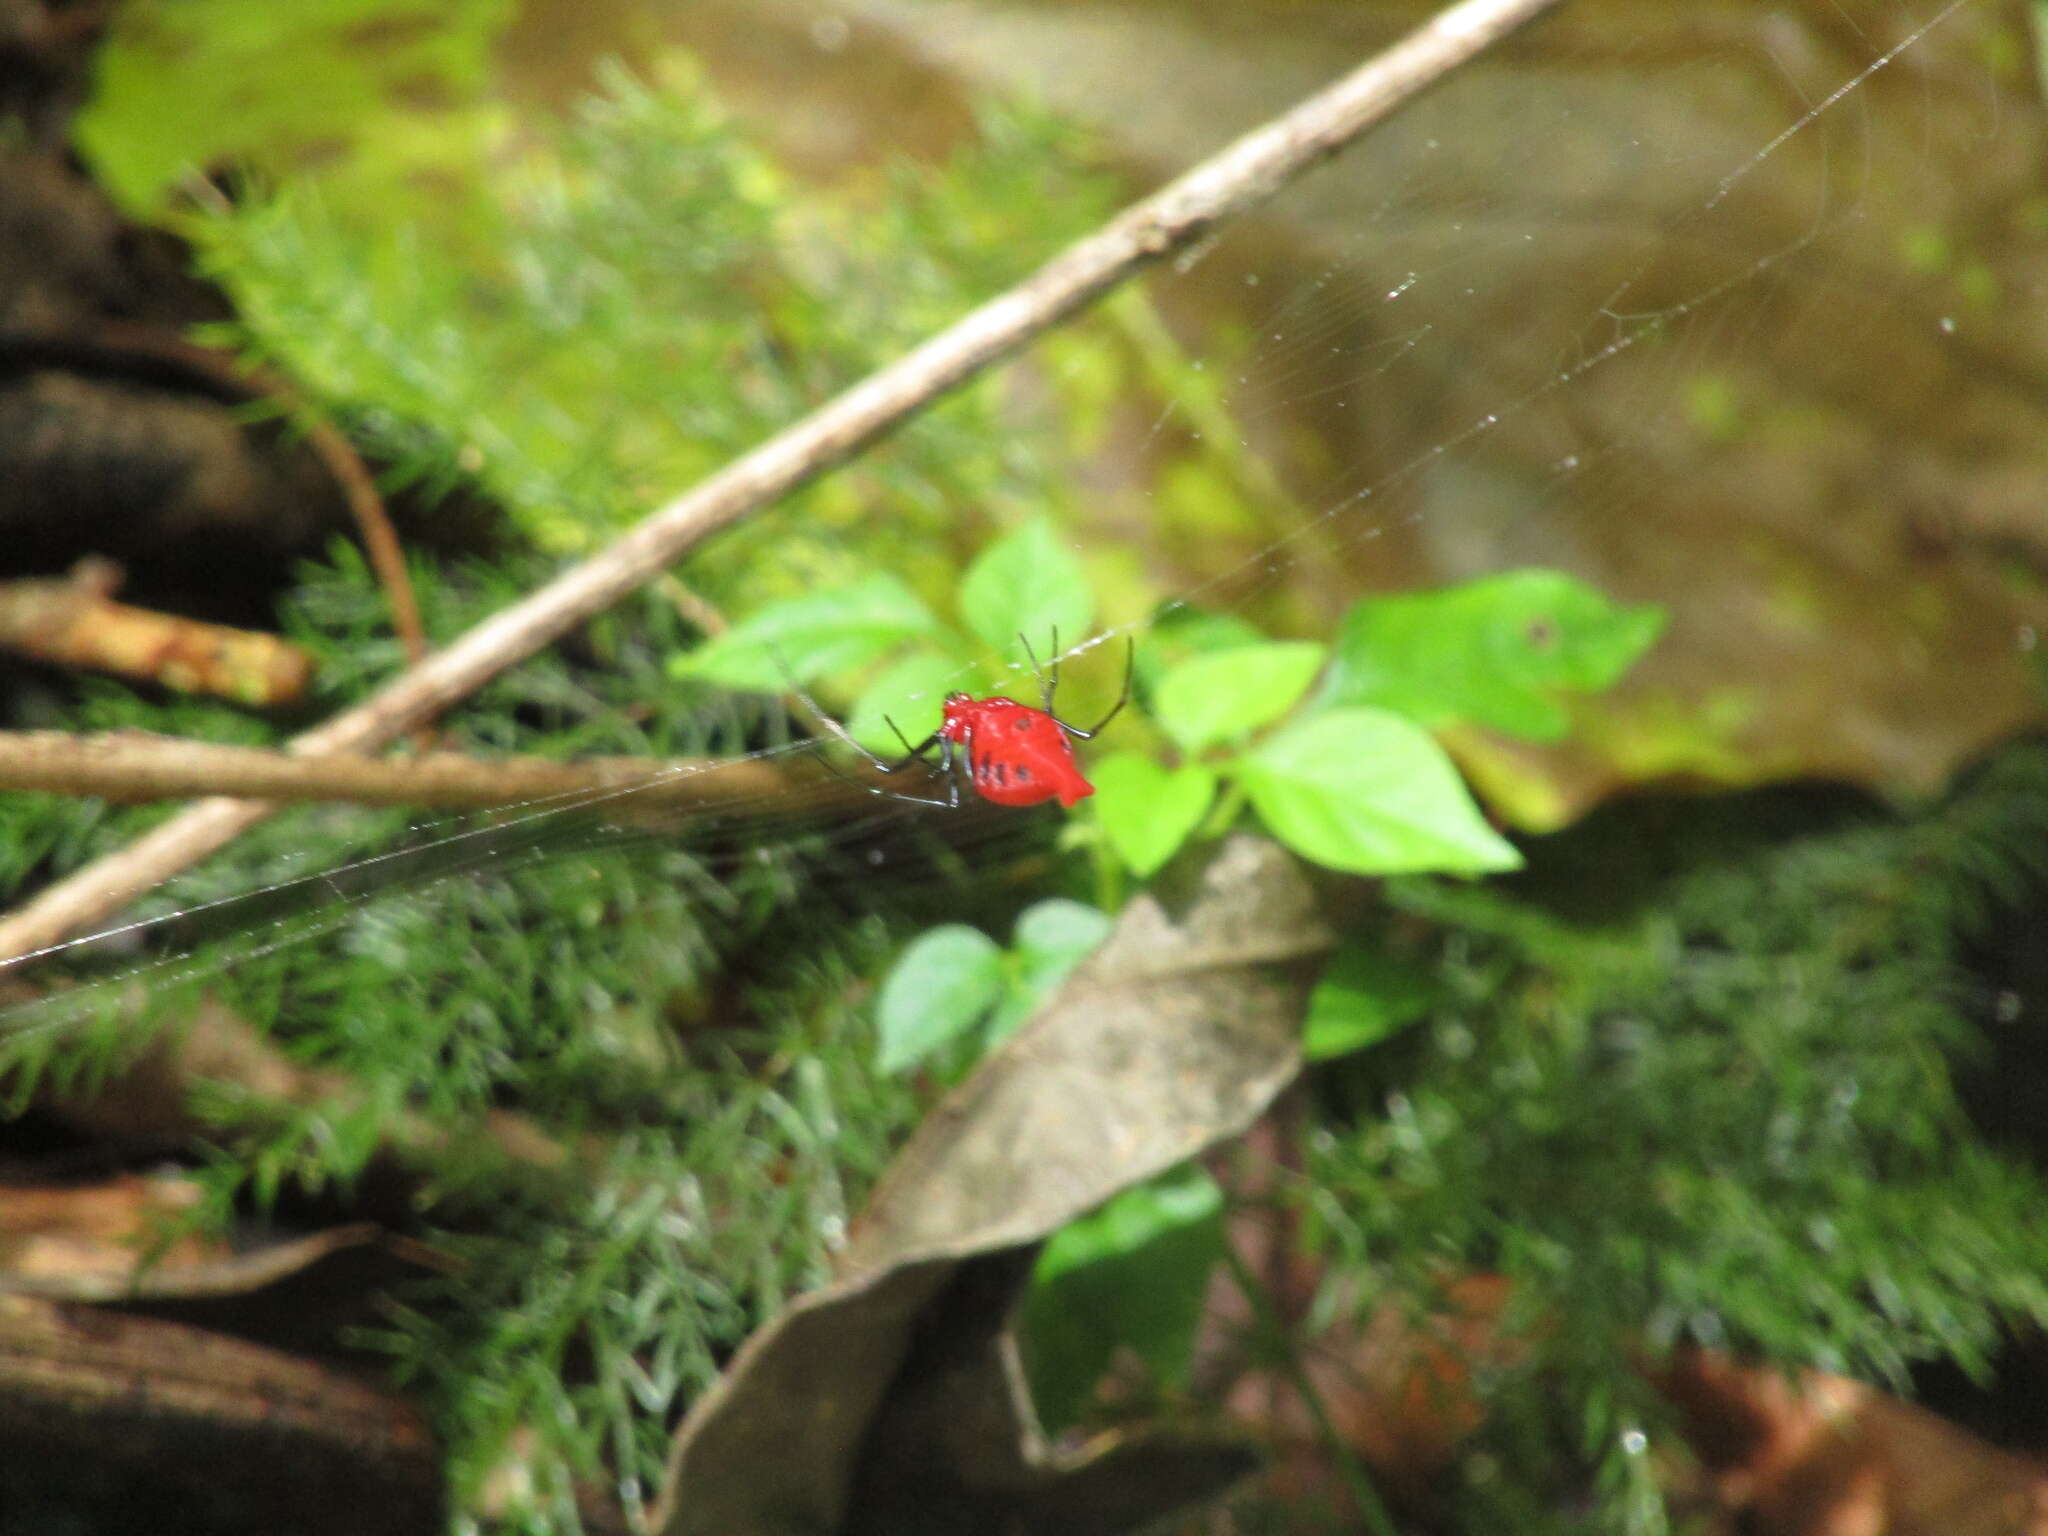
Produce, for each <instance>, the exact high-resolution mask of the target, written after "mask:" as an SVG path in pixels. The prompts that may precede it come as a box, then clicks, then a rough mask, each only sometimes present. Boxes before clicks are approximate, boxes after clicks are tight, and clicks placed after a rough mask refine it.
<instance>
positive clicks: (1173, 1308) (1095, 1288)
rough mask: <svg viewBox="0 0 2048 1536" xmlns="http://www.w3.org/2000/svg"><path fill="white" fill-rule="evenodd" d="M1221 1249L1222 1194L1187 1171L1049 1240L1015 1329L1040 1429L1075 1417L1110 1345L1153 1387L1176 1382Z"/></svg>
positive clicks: (1130, 1193) (1128, 1193) (1126, 1195)
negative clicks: (1141, 1366) (1130, 1357)
mask: <svg viewBox="0 0 2048 1536" xmlns="http://www.w3.org/2000/svg"><path fill="white" fill-rule="evenodd" d="M1223 1243H1224V1232H1223V1191H1222V1190H1220V1189H1219V1188H1217V1186H1216V1182H1215V1180H1213V1179H1211V1178H1210V1177H1209V1175H1208V1174H1206V1173H1204V1172H1203V1171H1202V1170H1201V1169H1200V1168H1196V1167H1187V1168H1182V1169H1180V1170H1178V1171H1177V1172H1174V1173H1169V1174H1166V1175H1163V1176H1162V1177H1160V1178H1157V1179H1154V1180H1152V1181H1151V1182H1149V1183H1146V1184H1141V1185H1139V1186H1137V1187H1136V1188H1133V1189H1127V1190H1125V1191H1124V1192H1123V1193H1122V1194H1120V1195H1118V1196H1117V1197H1116V1198H1115V1199H1113V1200H1111V1201H1110V1202H1109V1203H1108V1204H1106V1205H1104V1206H1102V1207H1101V1208H1100V1209H1098V1210H1096V1211H1094V1212H1092V1213H1091V1214H1089V1215H1087V1216H1083V1217H1082V1218H1080V1220H1078V1221H1075V1222H1073V1223H1071V1224H1069V1225H1068V1226H1066V1227H1063V1228H1062V1229H1061V1230H1060V1231H1058V1232H1056V1233H1054V1234H1053V1237H1052V1239H1051V1241H1050V1242H1048V1243H1047V1244H1046V1245H1045V1250H1044V1251H1043V1252H1042V1253H1041V1254H1039V1256H1038V1267H1037V1269H1036V1270H1035V1271H1034V1273H1033V1275H1032V1283H1031V1290H1030V1291H1029V1293H1028V1294H1027V1295H1026V1297H1025V1301H1024V1324H1023V1329H1022V1335H1023V1344H1024V1359H1025V1367H1026V1370H1027V1371H1028V1372H1029V1374H1030V1377H1031V1386H1032V1398H1033V1401H1034V1402H1035V1404H1036V1405H1037V1407H1038V1410H1039V1412H1040V1414H1041V1415H1042V1416H1043V1417H1044V1419H1045V1421H1046V1423H1047V1424H1048V1425H1049V1426H1053V1427H1058V1426H1063V1425H1066V1424H1069V1423H1072V1422H1073V1421H1074V1419H1075V1418H1077V1417H1078V1416H1079V1414H1080V1412H1081V1410H1082V1409H1083V1407H1085V1406H1086V1404H1087V1401H1088V1395H1089V1393H1090V1392H1091V1391H1092V1390H1093V1389H1094V1386H1095V1384H1096V1382H1097V1381H1099V1380H1100V1379H1101V1377H1102V1373H1103V1371H1104V1369H1105V1368H1106V1367H1107V1366H1108V1365H1109V1362H1110V1358H1111V1356H1112V1354H1113V1353H1114V1352H1115V1351H1116V1349H1117V1348H1118V1346H1119V1345H1122V1346H1126V1347H1128V1348H1130V1349H1132V1350H1134V1351H1135V1352H1136V1353H1137V1354H1138V1356H1139V1357H1140V1358H1141V1359H1143V1360H1144V1361H1145V1363H1146V1364H1147V1365H1149V1366H1150V1367H1151V1368H1152V1371H1153V1373H1154V1374H1155V1375H1156V1376H1157V1377H1158V1378H1159V1380H1160V1381H1162V1382H1164V1383H1166V1384H1169V1385H1175V1384H1178V1383H1180V1382H1181V1381H1183V1380H1184V1379H1185V1377H1186V1375H1187V1368H1188V1362H1189V1359H1190V1358H1191V1356H1192V1354H1193V1350H1194V1338H1195V1328H1196V1325H1197V1324H1198V1323H1199V1322H1200V1320H1201V1316H1202V1302H1203V1297H1204V1295H1205V1293H1206V1291H1207V1289H1208V1282H1209V1272H1210V1270H1211V1269H1212V1268H1213V1267H1214V1265H1215V1263H1216V1261H1217V1260H1218V1259H1220V1258H1221V1257H1222V1256H1223Z"/></svg>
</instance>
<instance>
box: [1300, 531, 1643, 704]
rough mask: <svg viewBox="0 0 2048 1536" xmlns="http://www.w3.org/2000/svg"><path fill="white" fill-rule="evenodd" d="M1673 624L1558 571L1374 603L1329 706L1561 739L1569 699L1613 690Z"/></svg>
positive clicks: (1353, 631) (1329, 694) (1347, 637)
mask: <svg viewBox="0 0 2048 1536" xmlns="http://www.w3.org/2000/svg"><path fill="white" fill-rule="evenodd" d="M1664 620H1665V614H1664V611H1663V610H1662V609H1661V608H1657V607H1654V606H1650V605H1640V606H1637V605H1630V604H1625V603H1615V602H1611V601H1610V600H1609V599H1608V598H1607V597H1605V596H1604V595H1603V594H1601V593H1600V592H1597V591H1595V590H1594V589H1593V588H1592V587H1589V586H1587V585H1586V584H1585V583H1584V582H1581V581H1578V580H1575V579H1574V578H1572V577H1570V576H1566V575H1564V574H1562V573H1561V572H1558V571H1544V570H1525V571H1509V572H1507V573H1506V574H1504V575H1500V576H1489V577H1485V578H1483V579H1482V580H1479V581H1473V582H1467V583H1466V584H1465V585H1463V586H1459V587H1450V588H1447V589H1445V590H1443V591H1440V592H1421V593H1410V594H1404V595H1402V596H1398V597H1373V598H1367V599H1365V600H1364V601H1363V602H1361V603H1358V604H1357V605H1355V606H1354V607H1353V608H1352V610H1351V611H1350V613H1348V614H1347V615H1345V618H1344V623H1343V625H1342V626H1341V627H1340V628H1339V630H1338V632H1337V642H1336V655H1335V658H1334V662H1333V664H1332V666H1331V668H1330V682H1329V686H1328V688H1327V689H1326V690H1325V692H1324V694H1323V698H1322V702H1323V703H1325V704H1328V705H1332V706H1338V705H1347V704H1370V705H1374V706H1376V707H1378V708H1382V709H1391V710H1394V711H1396V712H1397V713H1400V714H1404V715H1406V716H1408V717H1409V718H1410V719H1412V720H1417V721H1420V722H1421V723H1423V724H1425V725H1440V724H1444V723H1446V722H1449V721H1462V722H1465V723H1468V724H1472V725H1483V726H1490V727H1492V728H1493V729H1495V730H1499V731H1505V732H1507V733H1508V734H1510V735H1513V736H1522V737H1526V738H1529V739H1531V740H1537V741H1554V740H1556V739H1557V738H1558V737H1560V736H1562V735H1563V734H1564V733H1565V730H1566V728H1567V726H1568V724H1569V720H1568V717H1567V716H1566V714H1565V711H1564V708H1563V706H1562V705H1561V704H1560V703H1559V702H1558V699H1557V695H1558V694H1560V693H1566V692H1581V693H1584V692H1594V691H1597V690H1599V689H1602V688H1606V687H1609V686H1611V685H1612V684H1613V683H1614V682H1616V681H1617V680H1618V679H1619V678H1620V677H1621V675H1622V674H1623V673H1624V672H1626V671H1627V670H1628V669H1629V667H1630V666H1631V665H1632V664H1633V663H1634V662H1635V660H1636V658H1638V657H1639V656H1641V655H1642V653H1643V652H1644V651H1645V650H1647V649H1648V648H1649V646H1650V645H1651V643H1652V642H1653V641H1655V640H1656V638H1657V636H1658V635H1659V634H1660V633H1661V632H1662V631H1663V628H1664Z"/></svg>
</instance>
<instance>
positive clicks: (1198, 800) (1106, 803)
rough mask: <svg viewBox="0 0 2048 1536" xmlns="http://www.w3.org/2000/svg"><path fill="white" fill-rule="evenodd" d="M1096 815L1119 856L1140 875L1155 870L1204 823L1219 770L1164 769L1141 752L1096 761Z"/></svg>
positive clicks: (1197, 767) (1194, 766) (1193, 765)
mask: <svg viewBox="0 0 2048 1536" xmlns="http://www.w3.org/2000/svg"><path fill="white" fill-rule="evenodd" d="M1090 777H1091V778H1092V779H1093V781H1094V784H1095V799H1094V805H1095V816H1096V819H1097V820H1098V821H1099V822H1100V823H1101V824H1102V831H1103V835H1104V836H1106V837H1107V838H1108V839H1109V846H1110V847H1111V848H1113V849H1115V850H1116V856H1117V857H1118V858H1120V859H1122V860H1123V861H1124V863H1125V864H1127V865H1129V866H1130V868H1131V871H1132V872H1133V873H1134V874H1136V875H1139V876H1140V877H1143V876H1146V875H1151V874H1154V873H1156V872H1157V871H1158V870H1159V869H1160V868H1161V867H1162V866H1164V865H1165V863H1166V861H1167V860H1168V859H1170V858H1172V857H1173V855H1174V853H1175V852H1176V851H1177V850H1178V849H1179V848H1180V845H1181V844H1182V843H1184V842H1186V841H1187V840H1188V835H1189V834H1190V833H1192V832H1193V831H1194V830H1195V828H1196V827H1198V826H1200V825H1201V822H1202V817H1203V816H1204V815H1205V814H1206V813H1207V812H1208V809H1209V806H1210V804H1211V803H1212V802H1213V801H1214V800H1215V798H1216V774H1215V772H1214V771H1213V770H1212V769H1209V768H1205V767H1203V766H1202V765H1201V764H1200V763H1189V764H1187V765H1186V766H1184V767H1181V768H1175V769H1171V770H1169V769H1166V768H1162V767H1161V766H1160V765H1159V764H1158V763H1155V762H1154V761H1153V760H1152V759H1151V758H1149V757H1146V756H1144V755H1143V754H1142V753H1138V752H1118V753H1115V754H1114V755H1112V756H1110V757H1107V758H1104V759H1103V760H1102V761H1101V762H1099V763H1097V764H1095V766H1094V768H1093V770H1092V771H1091V774H1090Z"/></svg>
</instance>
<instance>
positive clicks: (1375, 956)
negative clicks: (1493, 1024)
mask: <svg viewBox="0 0 2048 1536" xmlns="http://www.w3.org/2000/svg"><path fill="white" fill-rule="evenodd" d="M1436 996H1437V989H1436V980H1435V978H1434V977H1433V976H1432V975H1431V974H1430V973H1429V972H1428V971H1426V970H1424V969H1423V968H1422V967H1421V966H1418V965H1412V964H1410V963H1409V962H1407V961H1405V960H1399V959H1396V958H1395V957H1394V956H1392V955H1390V954H1388V953H1387V952H1386V951H1385V950H1383V949H1379V948H1376V947H1373V946H1369V945H1364V944H1347V945H1345V946H1344V947H1343V948H1342V949H1340V950H1338V951H1337V953H1336V954H1335V955H1333V956H1331V957H1330V963H1329V964H1328V965H1327V966H1326V967H1324V969H1323V976H1322V979H1321V980H1320V981H1318V982H1317V983H1316V986H1315V990H1314V991H1313V992H1311V993H1309V997H1308V1023H1307V1024H1306V1025H1305V1026H1304V1028H1303V1029H1302V1036H1301V1052H1302V1055H1303V1056H1304V1057H1306V1058H1307V1059H1308V1060H1310V1061H1328V1060H1330V1059H1331V1058H1332V1057H1335V1056H1347V1055H1349V1054H1350V1053H1351V1052H1353V1051H1358V1050H1363V1049H1364V1048H1365V1047H1366V1046H1368V1045H1376V1044H1378V1043H1379V1042H1380V1041H1382V1040H1384V1039H1386V1038H1387V1036H1389V1035H1391V1034H1394V1033H1396V1032H1397V1031H1399V1030H1401V1029H1404V1028H1406V1027H1407V1026H1408V1025H1410V1024H1413V1023H1414V1022H1415V1021H1416V1020H1417V1019H1419V1018H1422V1017H1423V1016H1424V1015H1426V1014H1427V1013H1428V1012H1429V1010H1430V1008H1431V1006H1432V1005H1433V1004H1434V1003H1435V1001H1436Z"/></svg>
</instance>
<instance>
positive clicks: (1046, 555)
mask: <svg viewBox="0 0 2048 1536" xmlns="http://www.w3.org/2000/svg"><path fill="white" fill-rule="evenodd" d="M958 611H959V615H960V620H961V626H962V627H961V628H957V629H956V628H951V627H948V626H946V625H943V624H941V623H940V622H939V621H938V620H937V619H936V618H935V617H933V615H932V613H931V610H930V609H928V608H927V607H926V606H925V605H924V603H923V602H922V601H921V600H920V599H919V598H918V597H917V596H916V594H914V593H913V592H911V591H910V590H909V589H908V588H907V587H905V586H904V585H903V583H902V582H900V581H898V580H897V579H896V578H895V577H893V576H891V575H889V574H887V573H886V572H877V573H875V574H872V575H869V576H866V577H863V578H860V579H858V580H856V581H854V582H852V583H850V584H848V585H846V586H843V587H837V588H831V589H828V590H825V591H821V592H815V593H810V594H807V595H804V596H801V597H792V598H788V599H785V600H784V601H781V602H777V603H770V604H769V605H768V606H767V607H765V608H762V609H760V610H758V611H756V612H754V613H751V614H749V615H747V617H746V618H745V619H743V620H742V621H741V622H739V623H738V624H736V625H734V626H733V627H732V629H730V630H729V631H727V632H726V633H725V634H723V635H720V636H718V637H716V638H715V639H712V640H710V641H708V642H706V643H705V644H704V645H702V646H700V647H699V648H698V649H696V650H695V651H692V652H690V653H688V654H687V655H682V656H678V657H677V658H676V659H675V663H674V666H675V670H676V673H677V675H678V676H686V677H702V678H705V679H708V680H710V681H713V682H719V683H723V684H725V685H726V686H727V687H732V688H752V689H758V690H761V691H764V692H774V691H778V690H780V689H782V688H784V687H786V686H788V683H789V681H790V679H791V678H794V679H795V680H796V681H798V682H800V683H808V682H812V681H815V680H817V679H818V678H821V677H827V676H831V675H833V674H844V673H847V672H853V671H858V670H859V669H861V668H863V667H866V666H868V665H869V664H870V663H872V662H874V661H875V660H877V659H878V658H880V657H882V656H884V655H889V654H891V653H893V654H894V657H895V659H894V660H893V662H892V663H891V665H890V666H889V667H888V668H887V670H885V671H884V672H883V673H881V675H880V676H878V677H876V678H875V679H874V680H873V681H872V682H871V683H870V685H869V686H868V687H867V688H866V689H865V690H864V691H862V693H861V694H860V696H859V698H858V700H857V702H856V703H855V705H854V708H853V713H852V715H851V716H850V717H849V720H848V722H847V731H848V734H850V735H851V736H852V737H853V738H854V740H856V741H858V742H861V743H863V744H865V745H867V746H869V747H872V748H875V749H877V750H881V751H891V750H900V747H901V743H900V742H899V741H898V734H899V732H900V733H901V734H902V735H904V736H908V737H910V738H912V739H918V738H921V737H924V736H926V735H929V734H930V733H931V732H932V731H933V730H935V729H937V727H938V724H939V710H940V705H941V702H942V700H943V699H944V697H945V695H946V693H948V692H949V691H951V689H952V688H954V687H956V686H958V684H959V681H960V678H961V676H962V674H963V673H966V672H970V671H972V670H973V664H972V663H971V662H969V661H966V660H964V659H963V658H966V657H969V656H972V655H974V654H976V651H977V646H976V641H977V640H979V641H980V642H981V644H982V645H983V646H986V647H987V648H989V649H991V650H993V651H994V652H996V653H997V654H999V655H1002V654H1008V655H1013V656H1017V657H1019V658H1025V657H1027V656H1028V655H1029V654H1030V653H1027V652H1026V651H1025V649H1024V647H1025V646H1027V645H1028V646H1030V647H1031V648H1032V651H1033V652H1038V653H1041V654H1043V655H1045V656H1047V657H1050V656H1051V654H1052V647H1053V646H1054V644H1055V643H1056V641H1057V639H1058V636H1059V635H1060V633H1061V632H1062V631H1064V632H1065V633H1066V634H1067V635H1068V636H1069V637H1070V638H1073V637H1078V636H1080V635H1083V634H1085V633H1086V632H1087V629H1088V625H1089V621H1090V620H1091V619H1092V617H1093V616H1094V611H1095V598H1094V594H1093V593H1092V592H1090V590H1089V588H1088V582H1087V579H1086V577H1085V576H1084V574H1083V573H1082V570H1081V566H1080V562H1079V561H1078V560H1076V559H1075V558H1074V557H1073V555H1072V554H1071V553H1069V552H1068V550H1067V549H1066V548H1065V547H1064V546H1063V545H1062V544H1061V543H1060V540H1059V536H1058V534H1057V533H1056V532H1055V531H1054V529H1053V525H1052V523H1051V522H1050V520H1048V519H1046V518H1043V517H1034V518H1031V519H1028V520H1027V521H1026V522H1024V523H1023V524H1021V525H1020V526H1018V527H1017V528H1015V529H1013V530H1012V531H1010V532H1009V533H1007V534H1005V535H1003V537H1001V538H999V539H997V540H995V541H994V542H993V543H991V544H990V545H989V546H988V548H987V549H985V550H983V551H982V553H981V554H980V555H979V556H978V557H977V558H976V559H975V560H974V562H973V563H972V564H970V565H969V566H968V568H967V571H966V574H965V575H964V576H963V578H962V579H961V582H960V597H959V604H958ZM906 646H909V647H910V649H908V650H907V651H906V650H905V649H904V647H906ZM1002 686H1008V687H1012V688H1014V686H1015V685H1014V684H1007V685H1002ZM892 721H893V722H894V725H893V726H892V725H891V723H890V722H892Z"/></svg>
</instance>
